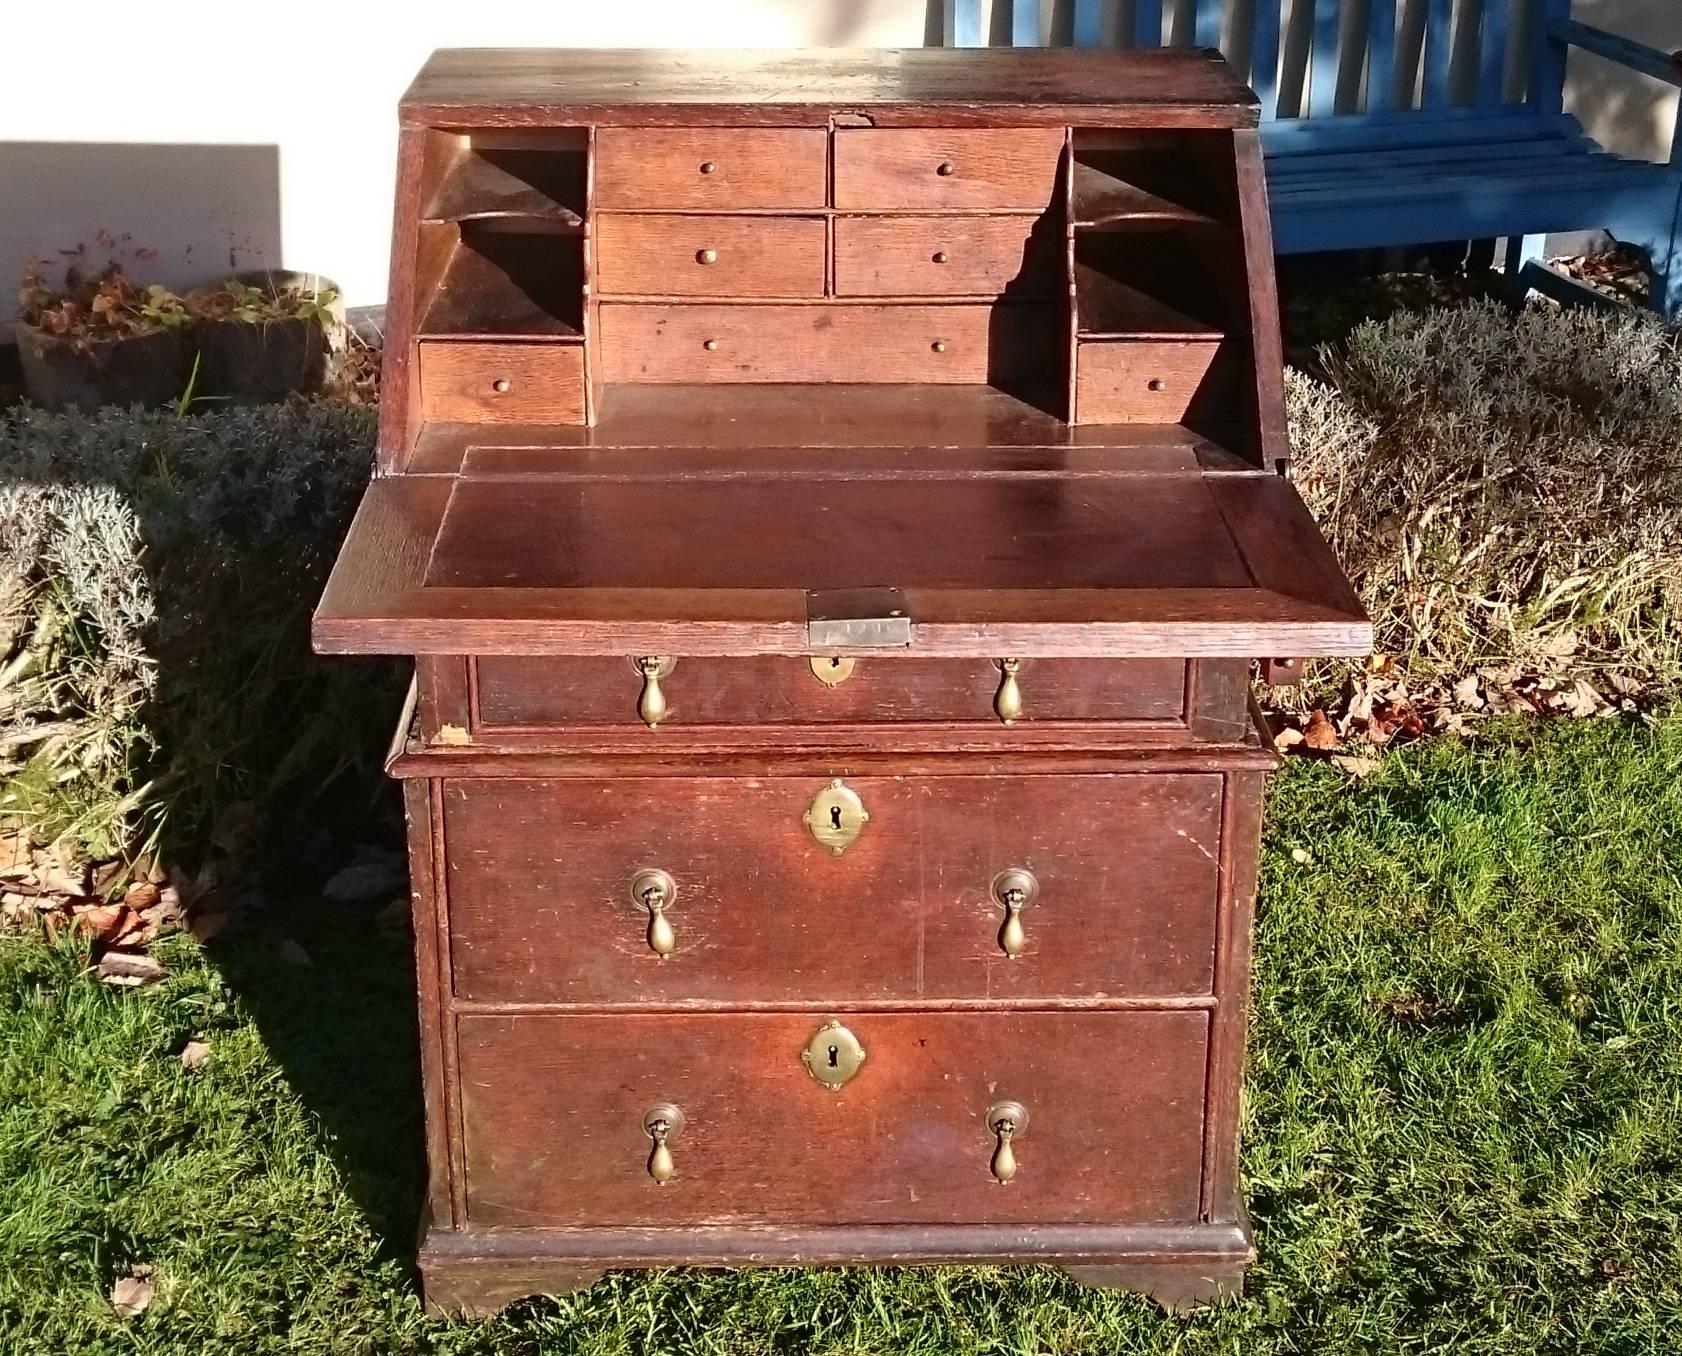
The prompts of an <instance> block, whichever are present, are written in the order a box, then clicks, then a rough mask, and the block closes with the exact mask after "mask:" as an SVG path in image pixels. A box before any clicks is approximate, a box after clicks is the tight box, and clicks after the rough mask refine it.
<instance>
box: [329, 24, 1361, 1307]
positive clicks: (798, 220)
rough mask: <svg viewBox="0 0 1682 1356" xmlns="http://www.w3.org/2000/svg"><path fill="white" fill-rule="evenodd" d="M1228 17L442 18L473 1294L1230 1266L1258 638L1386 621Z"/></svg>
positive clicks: (395, 522) (426, 356) (413, 822)
mask: <svg viewBox="0 0 1682 1356" xmlns="http://www.w3.org/2000/svg"><path fill="white" fill-rule="evenodd" d="M1255 122H1256V108H1255V104H1254V102H1253V100H1252V98H1251V96H1250V94H1249V92H1248V90H1246V89H1245V88H1244V87H1243V86H1242V85H1241V84H1239V83H1238V82H1237V80H1235V79H1234V77H1233V76H1232V75H1231V74H1230V73H1229V72H1228V70H1227V68H1226V67H1225V66H1224V65H1223V64H1222V62H1221V60H1220V58H1219V57H1218V56H1217V55H1215V54H1213V53H1210V52H1203V51H1176V52H1167V53H1150V54H1141V55H1133V54H1120V53H1108V54H1094V53H1077V52H1065V51H1035V52H1011V51H940V50H933V51H834V52H809V53H766V52H761V53H746V52H733V53H731V52H726V53H705V54H703V53H680V52H658V51H640V52H633V51H619V52H613V51H590V52H584V51H578V52H537V51H520V52H515V51H447V52H440V53H438V54H436V55H435V56H434V57H433V58H432V59H431V61H430V62H429V63H428V65H427V66H426V68H425V70H423V71H422V73H421V74H420V76H419V78H418V79H417V80H416V82H415V83H414V85H413V86H412V87H411V89H410V91H409V93H408V95H407V96H406V98H405V99H404V102H403V105H402V132H401V151H400V164H399V172H398V178H399V187H398V193H397V210H396V231H395V242H394V264H393V271H392V287H391V296H390V314H389V321H388V327H389V331H388V347H387V351H386V358H385V382H384V394H383V406H382V411H381V435H380V447H379V461H378V474H377V476H376V478H375V479H374V481H373V482H372V485H371V486H370V488H369V490H368V493H367V497H366V499H365V501H364V503H363V505H362V507H361V510H360V512H359V514H358V516H357V518H356V521H355V524H354V526H353V527H352V529H351V533H350V537H349V540H348V542H347V543H346V545H345V547H344V550H343V554H342V555H341V557H340V559H339V562H338V565H337V567H336V569H335V572H334V574H333V576H332V579H331V581H330V583H329V585H328V587H327V590H326V594H325V596H324V597H323V599H322V602H321V605H320V609H319V611H318V613H317V615H316V620H315V638H316V643H317V645H318V647H319V648H320V649H322V650H325V651H337V652H373V653H397V654H412V655H414V656H415V657H416V683H415V689H414V697H413V701H412V706H411V709H410V711H409V712H407V713H405V715H404V718H403V723H402V727H401V729H400V731H399V734H398V739H397V743H396V745H395V746H394V750H393V756H392V760H391V771H392V772H393V774H394V775H395V776H397V777H399V778H402V779H403V785H404V788H405V791H406V795H407V807H408V815H409V831H410V841H411V846H412V871H413V880H414V908H415V924H416V929H415V936H416V955H417V961H418V973H419V982H420V995H421V1005H420V1011H421V1022H422V1052H423V1066H424V1086H425V1093H426V1105H427V1136H428V1139H427V1147H428V1152H429V1156H430V1164H431V1175H430V1187H429V1199H428V1224H427V1227H426V1231H425V1236H424V1238H423V1240H422V1244H421V1251H420V1267H421V1271H422V1274H423V1279H424V1283H425V1287H426V1290H427V1292H428V1298H429V1300H430V1301H431V1302H432V1303H433V1304H435V1305H439V1306H442V1307H445V1308H464V1309H484V1308H490V1307H494V1306H495V1305H497V1304H500V1303H502V1302H505V1301H507V1300H509V1299H511V1298H514V1297H517V1296H521V1295H525V1294H529V1293H537V1292H556V1291H561V1290H565V1289H567V1288H570V1287H575V1286H579V1285H582V1284H586V1283H588V1282H589V1281H590V1280H592V1279H594V1278H595V1277H596V1276H598V1275H599V1274H600V1273H601V1272H602V1271H603V1269H604V1268H610V1267H622V1266H656V1265H667V1264H698V1265H715V1266H729V1265H738V1264H768V1263H788V1262H800V1263H842V1262H874V1263H890V1262H911V1261H960V1262H964V1261H972V1262H983V1261H1020V1262H1027V1261H1036V1260H1039V1261H1051V1262H1056V1263H1058V1264H1060V1265H1063V1266H1065V1267H1067V1268H1068V1270H1069V1271H1070V1272H1072V1273H1073V1274H1074V1275H1076V1276H1077V1277H1079V1278H1081V1279H1083V1280H1087V1281H1090V1282H1093V1283H1097V1284H1109V1285H1124V1286H1134V1287H1138V1288H1142V1289H1145V1290H1147V1291H1150V1292H1151V1293H1153V1294H1156V1295H1157V1296H1158V1297H1159V1298H1160V1299H1163V1300H1164V1301H1165V1302H1169V1303H1181V1302H1189V1301H1191V1300H1194V1299H1197V1298H1200V1297H1206V1296H1210V1295H1214V1294H1218V1293H1220V1292H1221V1291H1222V1290H1223V1289H1229V1288H1231V1287H1233V1286H1235V1285H1236V1284H1237V1283H1238V1281H1239V1279H1240V1277H1241V1275H1242V1270H1243V1267H1244V1265H1245V1263H1246V1262H1247V1261H1248V1260H1249V1259H1250V1257H1251V1255H1252V1254H1251V1244H1250V1236H1249V1231H1248V1226H1247V1224H1246V1222H1245V1216H1244V1213H1243V1209H1242V1206H1241V1204H1240V1199H1239V1192H1238V1182H1237V1127H1238V1115H1239V1087H1240V1075H1241V1068H1242V1063H1243V1048H1244V1012H1245V998H1246V992H1247V987H1248V977H1249V936H1250V914H1251V903H1252V895H1253V891H1254V885H1255V879H1256V863H1257V839H1258V830H1259V815H1260V804H1261V802H1260V792H1261V785H1262V779H1263V774H1264V773H1265V771H1266V770H1267V768H1268V767H1269V765H1270V753H1269V751H1268V749H1267V748H1266V746H1265V744H1264V743H1263V741H1262V740H1261V739H1260V738H1259V737H1258V735H1257V733H1256V727H1255V725H1254V723H1253V721H1252V718H1251V714H1250V706H1249V698H1248V692H1249V663H1250V661H1251V660H1252V659H1267V660H1271V659H1273V658H1274V657H1277V656H1303V655H1310V654H1326V653H1358V652H1362V651H1364V649H1365V648H1366V647H1367V646H1368V645H1369V642H1370V635H1369V629H1368V626H1367V623H1366V620H1365V617H1364V616H1363V614H1362V611H1361V608H1360V605H1359V604H1358V602H1357V600H1356V598H1355V597H1354V595H1353V594H1352V593H1351V591H1350V589H1349V587H1348V585H1347V584H1346V582H1345V581H1344V579H1343V577H1342V576H1341V574H1340V573H1339V571H1338V567H1337V565H1336V563H1335V561H1334V560H1333V558H1332V556H1331V554H1330V552H1329V551H1328V549H1327V547H1326V545H1325V543H1324V542H1323V541H1322V539H1321V538H1320V536H1319V535H1318V533H1317V532H1316V530H1315V528H1314V526H1313V524H1312V522H1311V521H1310V519H1309V517H1308V515H1307V513H1306V511H1305V510H1304V508H1303V505H1302V503H1301V502H1300V500H1299V499H1298V497H1297V495H1296V493H1295V491H1294V490H1293V489H1292V487H1291V485H1290V483H1289V481H1288V480H1287V479H1286V477H1285V475H1284V470H1285V462H1286V442H1285V430H1284V427H1283V409H1282V407H1283V401H1282V367H1281V356H1280V338H1279V332H1278V319H1277V310H1276V302H1275V296H1274V284H1273V278H1272V271H1271V270H1272V261H1271V256H1270V248H1269V238H1268V226H1267V212H1266V204H1265V195H1264V189H1263V182H1262V172H1261V162H1260V159H1259V157H1258V152H1257V140H1256V132H1255Z"/></svg>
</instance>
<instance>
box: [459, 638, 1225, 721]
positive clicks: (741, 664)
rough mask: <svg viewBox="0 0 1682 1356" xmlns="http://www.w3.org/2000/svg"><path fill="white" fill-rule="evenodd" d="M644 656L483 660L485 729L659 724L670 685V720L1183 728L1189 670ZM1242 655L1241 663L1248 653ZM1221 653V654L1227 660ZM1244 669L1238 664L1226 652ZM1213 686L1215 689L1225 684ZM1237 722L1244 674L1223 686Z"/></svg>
mask: <svg viewBox="0 0 1682 1356" xmlns="http://www.w3.org/2000/svg"><path fill="white" fill-rule="evenodd" d="M642 658H644V657H641V656H620V655H598V656H566V657H562V658H547V657H537V656H532V655H479V656H477V657H476V658H474V659H473V660H472V661H471V662H472V664H473V667H474V690H475V692H476V693H477V698H478V701H477V707H476V718H475V720H474V722H473V730H474V733H475V734H476V735H481V736H494V735H495V734H498V733H517V732H523V731H538V730H554V729H577V728H593V729H601V730H611V729H615V728H618V729H624V730H633V729H635V728H637V727H639V726H642V725H645V724H646V723H647V719H646V717H647V715H648V712H647V711H646V709H645V702H644V697H645V692H646V689H648V688H649V687H650V685H654V686H657V688H658V695H657V700H658V703H659V706H658V716H657V719H656V720H655V722H654V723H655V724H656V725H657V726H659V727H660V728H663V729H696V728H705V727H708V726H721V725H722V726H742V727H752V728H755V729H763V728H764V727H767V726H800V725H822V726H839V725H908V724H917V725H929V724H945V723H949V722H960V723H975V724H997V723H999V721H1000V720H1001V719H1004V718H1007V717H1008V719H1009V720H1010V721H1011V722H1013V723H1016V722H1020V723H1021V724H1023V725H1024V726H1027V725H1031V724H1035V723H1049V722H1058V721H1121V722H1127V723H1131V724H1142V725H1159V726H1172V727H1178V728H1184V726H1185V716H1186V696H1187V682H1188V666H1187V663H1186V661H1185V660H1182V659H1014V660H1009V661H1006V660H1004V659H998V660H987V659H900V658H895V657H882V656H869V655H860V656H851V655H849V656H816V657H813V658H810V659H803V658H799V657H797V656H788V655H755V656H742V657H735V658H722V657H715V656H706V655H702V656H693V657H689V656H686V657H677V656H669V655H668V656H656V657H655V658H656V659H657V660H658V661H659V662H658V663H657V664H656V665H655V667H654V672H653V673H652V674H649V673H646V672H645V670H646V669H647V667H648V666H647V665H646V664H641V663H640V660H641V659H642ZM1238 662H1239V663H1240V664H1241V663H1242V661H1238ZM1221 664H1222V661H1211V666H1219V665H1221ZM1225 667H1227V668H1232V667H1234V664H1233V662H1232V661H1225ZM1203 689H1204V690H1206V691H1208V692H1210V693H1211V694H1213V693H1214V692H1215V689H1214V688H1213V686H1212V685H1208V684H1205V685H1203ZM1220 692H1221V693H1223V694H1224V696H1225V699H1226V702H1227V704H1228V706H1230V707H1231V710H1230V711H1228V712H1226V713H1225V714H1226V715H1227V716H1228V718H1229V719H1230V720H1231V721H1232V722H1233V723H1235V724H1241V723H1242V721H1243V717H1244V707H1243V698H1244V691H1243V686H1242V684H1241V683H1229V684H1227V685H1226V686H1225V687H1223V688H1221V689H1220Z"/></svg>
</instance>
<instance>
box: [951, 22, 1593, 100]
mask: <svg viewBox="0 0 1682 1356" xmlns="http://www.w3.org/2000/svg"><path fill="white" fill-rule="evenodd" d="M1042 3H1043V4H1045V5H1046V6H1048V7H1049V6H1050V5H1052V4H1053V3H1057V0H992V5H993V11H992V12H993V14H994V16H995V17H994V19H993V23H994V26H995V29H997V28H998V27H1000V26H1002V25H1001V23H1000V20H999V19H998V17H997V15H998V13H999V12H1000V7H1002V8H1003V11H1004V12H1005V13H1006V14H1007V15H1008V19H1009V23H1008V31H1009V33H1010V40H1011V43H1012V45H1014V46H1017V47H1034V46H1038V45H1039V43H1040V32H1041V26H1040V25H1041V5H1042ZM1115 4H1116V0H1109V8H1112V9H1113V8H1114V7H1115ZM1302 5H1307V6H1308V7H1309V8H1308V18H1307V20H1306V24H1305V31H1304V29H1297V30H1296V31H1294V32H1293V33H1291V34H1286V33H1285V32H1284V30H1283V24H1284V16H1285V15H1286V14H1287V13H1290V12H1291V9H1290V0H1254V3H1253V4H1251V5H1249V6H1247V7H1243V10H1242V12H1244V13H1247V14H1248V16H1249V21H1250V31H1249V33H1248V34H1247V35H1246V34H1241V33H1239V32H1237V31H1235V30H1236V25H1235V24H1233V23H1231V20H1230V15H1231V13H1232V11H1233V9H1234V5H1233V3H1232V0H1133V4H1132V5H1131V7H1130V8H1129V7H1127V6H1123V7H1122V13H1123V14H1124V15H1125V14H1127V13H1129V12H1130V13H1131V16H1132V22H1131V23H1130V24H1124V25H1123V31H1122V32H1120V33H1119V34H1118V35H1117V39H1118V41H1119V43H1120V45H1121V46H1123V47H1161V46H1164V45H1167V44H1173V45H1177V46H1183V45H1187V44H1195V45H1197V46H1200V47H1216V46H1224V47H1225V50H1226V51H1227V53H1228V55H1229V56H1230V55H1232V54H1233V53H1234V52H1236V53H1239V54H1243V55H1247V56H1248V58H1249V71H1248V75H1249V80H1250V85H1251V86H1252V88H1254V89H1255V91H1256V94H1257V96H1258V97H1259V98H1260V100H1261V106H1262V117H1263V118H1267V119H1272V118H1275V117H1288V118H1294V117H1308V118H1324V117H1328V116H1331V115H1333V114H1338V113H1360V112H1364V113H1366V114H1369V115H1375V116H1380V117H1382V116H1385V115H1397V114H1401V115H1405V114H1406V113H1407V112H1408V111H1409V110H1410V109H1412V108H1414V107H1415V106H1417V107H1420V108H1425V109H1440V108H1445V107H1447V106H1449V105H1450V104H1452V103H1465V102H1468V101H1471V102H1476V103H1478V104H1483V105H1494V104H1500V103H1504V102H1507V100H1506V97H1505V94H1506V89H1507V87H1508V84H1509V73H1508V70H1507V65H1508V60H1507V58H1508V48H1509V46H1510V44H1511V39H1512V36H1513V31H1514V26H1515V25H1517V24H1520V23H1521V22H1527V23H1528V30H1527V31H1528V34H1529V39H1530V41H1529V45H1528V49H1527V50H1526V51H1525V52H1524V53H1522V54H1521V59H1522V63H1523V66H1524V68H1525V74H1526V80H1525V81H1524V82H1523V83H1524V84H1525V86H1526V89H1525V95H1524V97H1525V98H1526V100H1527V102H1529V103H1530V104H1531V105H1532V106H1534V107H1537V108H1539V109H1541V110H1542V111H1544V112H1548V111H1552V112H1557V111H1558V108H1559V102H1560V90H1561V87H1562V85H1563V83H1564V59H1563V55H1562V54H1561V52H1560V51H1559V49H1558V46H1557V44H1552V43H1549V42H1547V41H1545V40H1544V39H1543V37H1542V32H1543V29H1544V28H1545V25H1546V21H1547V20H1548V19H1549V18H1556V17H1566V16H1568V15H1569V13H1570V9H1571V0H1458V5H1457V4H1456V0H1367V4H1366V6H1364V7H1363V6H1360V5H1358V4H1355V3H1354V2H1353V0H1298V9H1300V7H1301V6H1302ZM946 7H947V10H946V41H947V43H948V44H949V45H952V46H956V47H978V46H982V45H983V44H985V42H986V34H985V32H984V30H983V23H982V20H983V0H946ZM1457 8H1460V9H1461V10H1462V24H1463V26H1465V27H1466V33H1467V34H1468V35H1469V36H1467V37H1466V38H1464V39H1462V43H1463V50H1462V51H1461V53H1460V54H1459V59H1458V60H1457V59H1456V55H1457V54H1456V35H1455V30H1454V19H1455V10H1456V9H1457ZM1062 10H1066V12H1067V13H1068V15H1069V17H1070V19H1071V21H1072V22H1071V26H1070V31H1069V40H1070V42H1071V43H1072V44H1073V45H1074V46H1076V47H1096V46H1098V45H1099V44H1100V43H1102V42H1103V41H1104V40H1105V36H1104V32H1103V28H1104V14H1105V10H1106V3H1105V0H1062ZM1060 12H1061V11H1060ZM1363 12H1364V14H1365V16H1366V17H1365V23H1366V33H1365V38H1366V41H1365V42H1364V43H1362V44H1361V45H1360V46H1359V47H1353V46H1351V47H1348V49H1347V50H1346V35H1345V33H1344V27H1345V24H1346V23H1349V22H1361V21H1362V20H1361V15H1362V13H1363ZM1468 16H1469V17H1468ZM1410 18H1411V19H1413V20H1414V21H1415V22H1417V21H1418V20H1419V19H1421V18H1422V19H1423V30H1422V32H1423V37H1422V40H1421V42H1420V46H1419V50H1418V51H1417V53H1414V54H1412V56H1416V57H1417V65H1416V66H1414V67H1413V68H1412V69H1403V70H1398V60H1399V59H1400V60H1402V61H1411V59H1412V57H1411V56H1402V55H1400V54H1401V53H1402V50H1403V49H1402V45H1401V42H1400V41H1399V40H1398V35H1399V34H1400V33H1401V32H1402V31H1403V28H1402V26H1403V25H1404V24H1407V23H1408V21H1409V19H1410ZM1165 19H1166V20H1168V24H1167V27H1168V28H1170V29H1171V30H1172V31H1171V32H1165V25H1164V20H1165ZM1297 22H1298V24H1304V21H1303V20H1298V21H1297ZM1223 27H1225V28H1226V29H1227V30H1228V31H1223ZM1295 27H1296V26H1295V25H1293V28H1295ZM1415 31H1419V30H1415ZM1354 36H1358V35H1354ZM1246 38H1247V39H1248V40H1247V41H1246ZM1346 57H1347V58H1348V59H1350V60H1358V61H1359V62H1360V66H1359V68H1358V69H1356V70H1347V71H1346V70H1344V68H1343V61H1344V60H1345V58H1346ZM1287 60H1289V61H1292V62H1293V63H1295V69H1294V70H1293V71H1291V72H1290V73H1289V77H1288V78H1282V76H1283V75H1285V72H1283V71H1282V69H1281V67H1282V65H1283V63H1284V62H1285V61H1287ZM1299 76H1300V78H1298V77H1299ZM1282 88H1284V89H1285V90H1287V91H1292V90H1301V91H1302V97H1301V100H1300V103H1296V102H1293V103H1292V105H1291V106H1290V107H1285V108H1281V107H1280V103H1279V99H1280V92H1281V89H1282ZM1416 88H1417V98H1416V96H1415V90H1416Z"/></svg>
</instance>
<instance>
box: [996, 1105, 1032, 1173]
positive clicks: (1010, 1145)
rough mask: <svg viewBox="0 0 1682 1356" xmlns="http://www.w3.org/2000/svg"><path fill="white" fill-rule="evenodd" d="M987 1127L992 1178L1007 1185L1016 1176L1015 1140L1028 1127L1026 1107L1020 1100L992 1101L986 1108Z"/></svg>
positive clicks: (1019, 1137)
mask: <svg viewBox="0 0 1682 1356" xmlns="http://www.w3.org/2000/svg"><path fill="white" fill-rule="evenodd" d="M987 1128H988V1129H989V1130H990V1131H992V1133H993V1157H992V1160H991V1161H990V1162H989V1163H988V1167H989V1168H990V1169H991V1170H992V1173H993V1178H994V1180H995V1181H996V1182H998V1184H999V1185H1000V1186H1008V1185H1009V1184H1010V1180H1011V1178H1013V1177H1015V1176H1016V1168H1017V1163H1016V1148H1015V1144H1016V1141H1017V1140H1019V1139H1021V1138H1022V1136H1023V1135H1024V1134H1025V1133H1026V1132H1027V1129H1028V1108H1027V1107H1025V1106H1023V1105H1022V1103H1021V1102H994V1103H993V1105H992V1106H990V1107H988V1108H987Z"/></svg>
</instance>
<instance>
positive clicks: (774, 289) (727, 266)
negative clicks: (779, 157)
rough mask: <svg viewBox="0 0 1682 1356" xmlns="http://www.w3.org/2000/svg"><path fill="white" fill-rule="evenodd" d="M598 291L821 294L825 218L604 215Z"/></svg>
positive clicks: (601, 218) (688, 294) (599, 222)
mask: <svg viewBox="0 0 1682 1356" xmlns="http://www.w3.org/2000/svg"><path fill="white" fill-rule="evenodd" d="M595 241H596V265H595V268H596V271H595V278H596V289H597V292H598V293H599V294H602V295H613V294H620V295H625V294H640V295H648V296H681V297H821V296H822V295H823V292H824V241H825V228H824V223H823V220H822V218H820V217H731V216H711V215H704V216H697V215H692V214H661V213H647V214H637V213H621V212H604V213H602V214H601V215H600V216H599V217H597V218H596V236H595Z"/></svg>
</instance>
